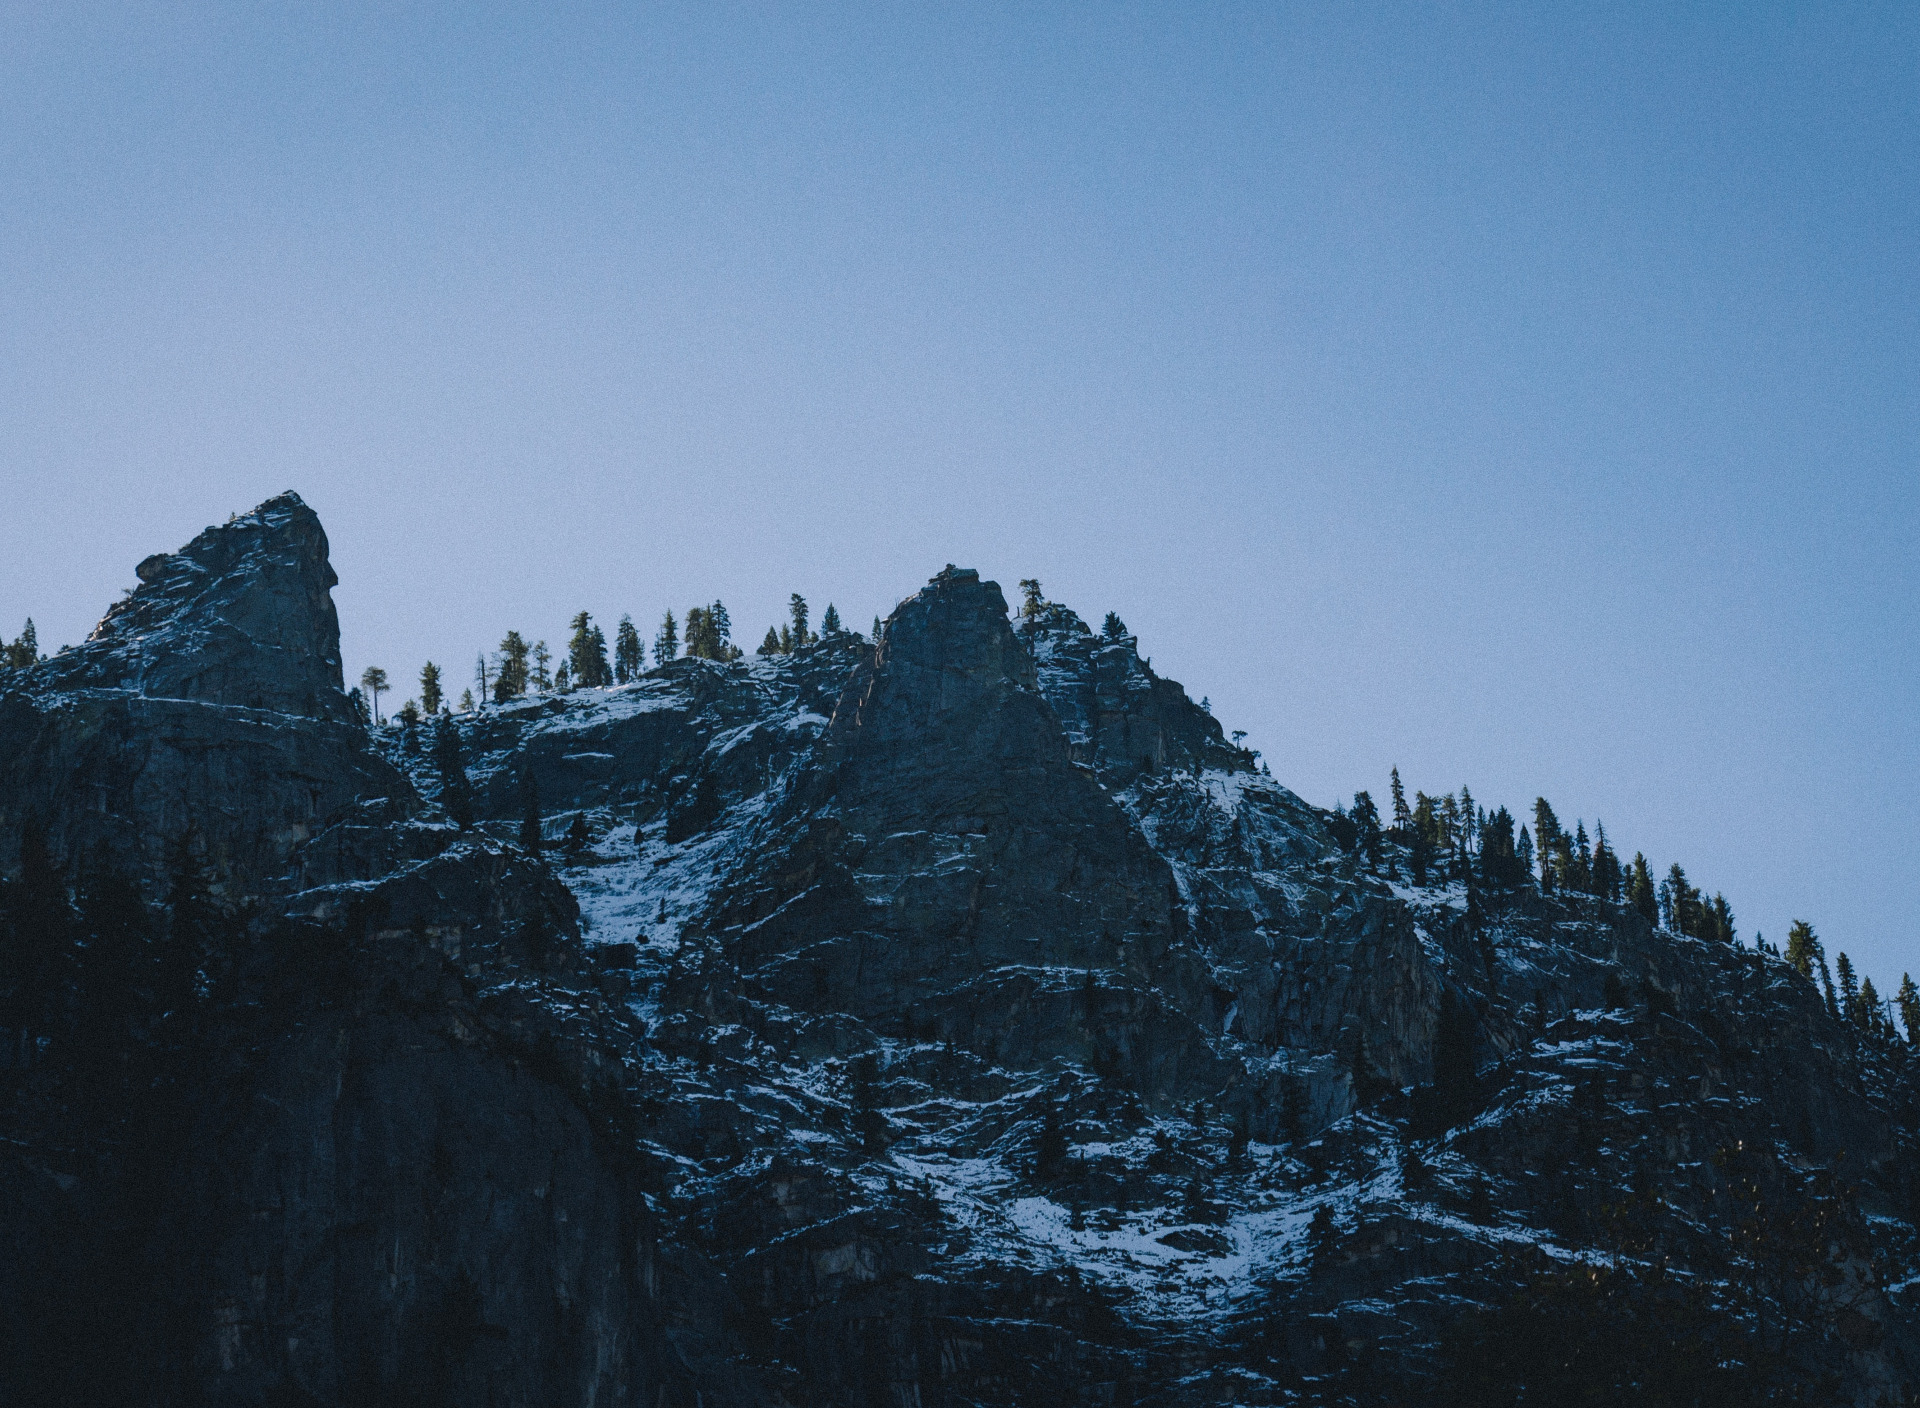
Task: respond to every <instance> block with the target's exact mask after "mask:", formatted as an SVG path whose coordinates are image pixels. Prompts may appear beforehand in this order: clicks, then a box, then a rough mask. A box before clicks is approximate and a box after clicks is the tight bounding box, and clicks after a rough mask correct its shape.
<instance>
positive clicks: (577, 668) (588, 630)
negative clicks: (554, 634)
mask: <svg viewBox="0 0 1920 1408" xmlns="http://www.w3.org/2000/svg"><path fill="white" fill-rule="evenodd" d="M567 627H568V629H569V630H570V631H572V633H573V634H571V635H570V636H568V637H567V675H568V677H569V678H570V679H571V680H572V681H573V687H574V688H575V689H586V688H589V687H590V686H592V685H595V684H598V683H599V675H598V673H597V672H596V671H595V669H594V668H593V617H592V616H591V615H590V614H589V613H587V612H585V611H578V612H575V613H574V617H573V619H572V620H571V621H569V622H567Z"/></svg>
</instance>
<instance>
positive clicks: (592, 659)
mask: <svg viewBox="0 0 1920 1408" xmlns="http://www.w3.org/2000/svg"><path fill="white" fill-rule="evenodd" d="M587 664H588V665H589V666H590V667H591V668H592V670H593V684H594V687H595V688H596V689H604V688H606V687H607V686H608V685H610V684H612V683H613V669H612V667H611V666H609V665H608V664H607V637H606V633H605V632H604V631H602V630H601V629H600V628H599V627H598V626H594V627H592V628H590V629H589V630H588V631H587Z"/></svg>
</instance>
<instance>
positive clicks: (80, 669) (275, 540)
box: [40, 492, 349, 719]
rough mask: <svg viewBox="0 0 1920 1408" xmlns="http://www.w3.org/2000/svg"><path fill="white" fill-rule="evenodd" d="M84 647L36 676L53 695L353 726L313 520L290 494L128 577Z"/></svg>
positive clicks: (329, 571)
mask: <svg viewBox="0 0 1920 1408" xmlns="http://www.w3.org/2000/svg"><path fill="white" fill-rule="evenodd" d="M135 572H136V575H137V576H138V577H139V579H140V585H139V586H137V587H135V588H134V589H133V591H132V592H130V593H129V594H128V595H127V596H126V597H125V598H124V599H123V600H121V601H119V602H116V603H115V604H114V605H113V607H112V608H111V609H110V610H109V611H108V612H107V614H106V616H105V617H104V618H103V619H102V620H101V622H100V624H99V625H98V626H97V627H95V628H94V631H93V634H92V635H91V636H89V637H88V638H87V640H86V642H85V643H84V644H82V645H80V646H78V647H76V648H75V649H72V650H69V651H64V652H62V653H61V654H60V655H58V656H56V657H54V658H53V659H52V660H50V661H48V662H47V663H46V664H45V665H44V666H42V667H40V668H41V669H42V670H44V671H45V672H46V673H45V675H44V677H43V678H44V680H45V683H46V684H47V685H48V686H50V687H52V688H55V689H124V690H129V691H131V692H133V693H136V694H142V695H147V696H150V697H154V698H167V699H196V700H204V701H206V702H208V703H216V704H236V705H243V706H246V707H249V708H256V709H272V710H275V711H277V712H280V713H290V714H303V715H307V716H309V717H316V718H339V719H344V718H347V717H349V711H348V705H347V701H346V696H345V694H344V693H343V692H342V690H343V684H342V678H341V670H340V618H339V616H338V614H337V613H336V612H335V610H334V606H333V598H332V595H331V588H332V587H333V586H334V585H335V583H337V582H338V581H339V578H338V577H336V576H335V575H334V572H333V567H332V565H331V564H330V563H329V562H328V560H327V535H326V532H325V530H324V529H322V528H321V526H320V519H319V517H318V516H317V515H316V514H315V513H314V511H313V510H312V509H310V508H308V507H307V506H306V504H305V503H303V502H302V501H301V499H300V496H299V495H298V494H295V493H292V492H288V493H284V494H280V495H278V496H276V497H274V498H271V499H268V500H267V501H266V502H265V503H263V504H261V505H260V506H259V507H258V508H256V509H254V510H253V511H252V512H251V513H244V514H239V515H237V516H235V517H234V518H231V519H229V520H228V521H227V522H226V523H223V524H220V525H218V526H216V527H212V528H208V529H206V530H205V531H204V532H202V533H201V534H200V535H199V536H198V537H196V538H195V539H194V540H193V541H192V542H190V543H188V544H187V545H186V546H185V547H184V548H182V549H180V551H179V552H176V553H156V554H154V555H153V556H152V557H149V558H147V559H146V560H145V561H143V562H142V563H141V564H140V565H139V567H137V568H136V569H135Z"/></svg>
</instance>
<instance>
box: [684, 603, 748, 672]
mask: <svg viewBox="0 0 1920 1408" xmlns="http://www.w3.org/2000/svg"><path fill="white" fill-rule="evenodd" d="M725 615H726V607H724V606H722V605H721V604H720V603H719V602H717V601H716V602H715V603H714V604H713V605H712V606H690V607H688V608H687V621H686V628H687V629H686V639H687V655H688V658H690V659H699V660H720V661H726V660H733V659H737V658H738V656H739V652H738V651H736V650H735V649H734V648H733V643H732V642H731V641H729V640H728V639H727V632H726V625H725V619H724V618H725Z"/></svg>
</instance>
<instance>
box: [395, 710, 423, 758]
mask: <svg viewBox="0 0 1920 1408" xmlns="http://www.w3.org/2000/svg"><path fill="white" fill-rule="evenodd" d="M394 718H396V719H398V720H399V721H400V727H401V728H403V729H405V730H406V734H407V739H408V745H407V746H408V747H412V746H413V745H412V739H413V730H414V729H415V727H417V726H418V724H419V723H420V706H419V705H417V704H415V703H414V702H413V701H412V700H411V699H409V700H408V701H407V702H406V703H404V704H402V705H401V706H400V712H399V713H397V714H395V715H394Z"/></svg>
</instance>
